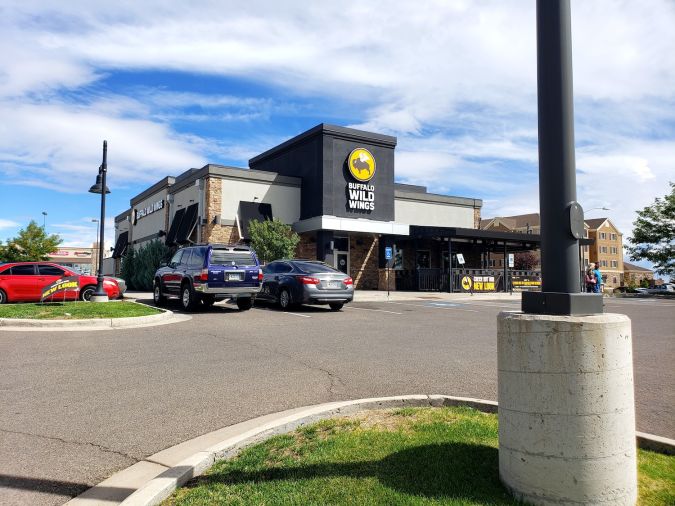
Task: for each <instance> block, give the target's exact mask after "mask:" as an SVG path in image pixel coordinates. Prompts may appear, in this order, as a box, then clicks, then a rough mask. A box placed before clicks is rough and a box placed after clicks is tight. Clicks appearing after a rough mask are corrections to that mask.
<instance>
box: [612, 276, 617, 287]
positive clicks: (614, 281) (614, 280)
mask: <svg viewBox="0 0 675 506" xmlns="http://www.w3.org/2000/svg"><path fill="white" fill-rule="evenodd" d="M612 280H613V283H614V284H615V285H616V276H614V277H613V278H612Z"/></svg>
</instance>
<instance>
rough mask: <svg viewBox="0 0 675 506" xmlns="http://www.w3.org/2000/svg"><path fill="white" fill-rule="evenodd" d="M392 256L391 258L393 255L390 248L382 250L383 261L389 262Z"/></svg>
mask: <svg viewBox="0 0 675 506" xmlns="http://www.w3.org/2000/svg"><path fill="white" fill-rule="evenodd" d="M392 256H393V254H392V250H391V246H386V247H385V248H384V259H385V260H391V258H392Z"/></svg>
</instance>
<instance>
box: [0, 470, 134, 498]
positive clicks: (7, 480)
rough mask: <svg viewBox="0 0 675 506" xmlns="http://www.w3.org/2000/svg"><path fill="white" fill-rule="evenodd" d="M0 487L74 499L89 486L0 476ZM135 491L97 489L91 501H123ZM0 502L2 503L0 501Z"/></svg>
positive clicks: (117, 488) (5, 475) (25, 477)
mask: <svg viewBox="0 0 675 506" xmlns="http://www.w3.org/2000/svg"><path fill="white" fill-rule="evenodd" d="M0 487H4V488H7V489H17V490H29V491H32V492H41V493H45V494H56V495H60V496H65V497H75V496H77V495H80V494H81V493H82V492H84V491H85V490H87V489H89V487H91V485H89V484H87V483H74V482H71V481H61V480H49V479H44V478H29V477H28V476H14V475H9V474H0ZM133 492H135V489H131V488H121V487H97V488H96V497H93V496H92V497H90V498H91V499H101V500H110V499H118V500H119V501H122V500H124V498H126V497H128V496H129V495H130V494H132V493H133ZM0 502H2V501H1V500H0Z"/></svg>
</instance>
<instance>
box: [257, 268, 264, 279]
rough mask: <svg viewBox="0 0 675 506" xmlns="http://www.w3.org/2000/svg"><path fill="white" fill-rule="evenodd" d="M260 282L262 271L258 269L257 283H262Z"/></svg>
mask: <svg viewBox="0 0 675 506" xmlns="http://www.w3.org/2000/svg"><path fill="white" fill-rule="evenodd" d="M262 280H263V271H262V269H258V281H262Z"/></svg>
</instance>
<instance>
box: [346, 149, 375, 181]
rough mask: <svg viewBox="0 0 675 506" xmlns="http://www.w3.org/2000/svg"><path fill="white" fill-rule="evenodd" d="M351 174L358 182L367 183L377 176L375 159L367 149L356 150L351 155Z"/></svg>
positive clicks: (349, 163)
mask: <svg viewBox="0 0 675 506" xmlns="http://www.w3.org/2000/svg"><path fill="white" fill-rule="evenodd" d="M347 165H349V172H350V173H351V175H352V176H353V177H354V179H356V180H357V181H361V182H362V183H365V182H367V181H370V180H371V179H372V178H373V176H374V175H375V168H376V166H375V157H373V154H372V153H371V152H370V151H368V150H367V149H365V148H356V149H355V150H354V151H352V152H351V153H349V159H348V160H347Z"/></svg>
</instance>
